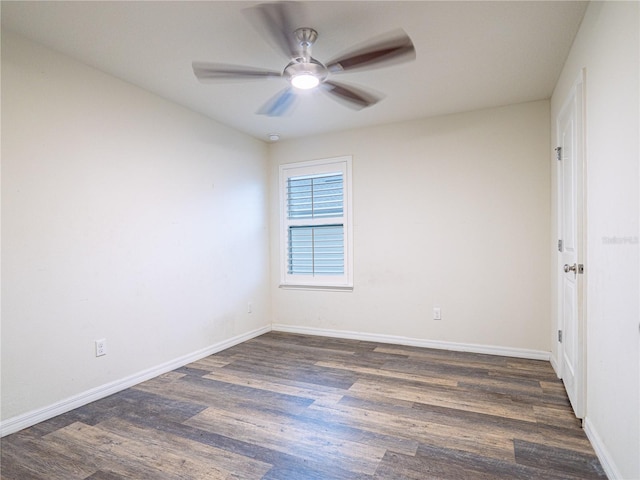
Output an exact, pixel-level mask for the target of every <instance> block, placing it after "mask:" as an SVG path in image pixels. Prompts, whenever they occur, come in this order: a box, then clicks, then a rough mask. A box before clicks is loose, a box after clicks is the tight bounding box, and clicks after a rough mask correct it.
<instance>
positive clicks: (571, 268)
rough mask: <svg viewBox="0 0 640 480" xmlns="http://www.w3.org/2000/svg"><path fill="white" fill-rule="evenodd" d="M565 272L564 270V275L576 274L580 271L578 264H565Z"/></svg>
mask: <svg viewBox="0 0 640 480" xmlns="http://www.w3.org/2000/svg"><path fill="white" fill-rule="evenodd" d="M563 270H564V273H569V272H573V273H576V272H577V271H578V264H577V263H574V264H573V265H571V266H569V265H568V264H566V263H565V264H564V267H563Z"/></svg>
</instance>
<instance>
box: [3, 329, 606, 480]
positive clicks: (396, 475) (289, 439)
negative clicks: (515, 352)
mask: <svg viewBox="0 0 640 480" xmlns="http://www.w3.org/2000/svg"><path fill="white" fill-rule="evenodd" d="M209 478H211V479H224V480H231V479H246V480H254V479H255V480H258V479H260V480H373V479H378V480H383V479H384V480H389V479H402V480H428V479H439V480H449V479H451V480H454V479H455V480H460V479H465V480H467V479H468V480H482V479H486V480H489V479H491V480H496V479H509V480H512V479H527V480H531V479H539V480H543V479H544V480H560V479H563V480H579V479H581V480H585V479H587V480H591V479H604V478H605V475H604V472H603V471H602V467H601V466H600V464H599V463H598V460H597V458H596V456H595V454H594V452H593V449H592V447H591V445H590V443H589V441H588V439H587V437H586V436H585V434H584V431H583V430H582V428H581V425H580V422H579V421H578V420H577V419H576V418H575V416H574V415H573V412H572V410H571V407H570V404H569V401H568V399H567V396H566V393H565V391H564V387H563V385H562V382H560V381H559V380H558V379H557V378H556V375H555V373H554V371H553V369H552V368H551V366H550V364H549V363H548V362H543V361H538V360H527V359H518V358H511V357H500V356H495V355H481V354H473V353H465V352H453V351H444V350H433V349H425V348H419V347H408V346H402V345H385V344H380V343H375V342H363V341H356V340H347V339H339V338H323V337H318V336H308V335H297V334H289V333H283V332H270V333H268V334H265V335H262V336H260V337H257V338H254V339H252V340H249V341H247V342H244V343H242V344H239V345H236V346H234V347H231V348H229V349H227V350H224V351H222V352H219V353H218V354H215V355H211V356H209V357H206V358H203V359H201V360H198V361H196V362H193V363H191V364H189V365H186V366H184V367H181V368H178V369H176V370H174V371H172V372H168V373H166V374H163V375H160V376H158V377H156V378H154V379H151V380H149V381H146V382H143V383H141V384H139V385H136V386H135V387H132V388H129V389H126V390H124V391H122V392H119V393H117V394H114V395H111V396H109V397H106V398H103V399H101V400H98V401H96V402H93V403H91V404H88V405H85V406H83V407H81V408H78V409H75V410H72V411H71V412H68V413H65V414H63V415H60V416H58V417H55V418H52V419H50V420H47V421H45V422H42V423H40V424H38V425H35V426H33V427H30V428H27V429H25V430H22V431H20V432H17V433H15V434H13V435H9V436H7V437H4V438H2V439H1V440H0V480H76V479H77V480H122V479H143V480H147V479H153V480H164V479H184V480H189V479H209Z"/></svg>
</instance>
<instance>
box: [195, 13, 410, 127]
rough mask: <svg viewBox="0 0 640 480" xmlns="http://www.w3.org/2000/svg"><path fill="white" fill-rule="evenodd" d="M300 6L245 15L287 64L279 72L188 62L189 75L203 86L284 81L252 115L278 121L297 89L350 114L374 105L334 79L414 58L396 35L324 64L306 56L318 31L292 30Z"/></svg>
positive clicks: (405, 37)
mask: <svg viewBox="0 0 640 480" xmlns="http://www.w3.org/2000/svg"><path fill="white" fill-rule="evenodd" d="M300 8H301V4H300V3H297V2H277V3H264V4H260V5H257V6H255V7H252V8H249V9H246V10H245V13H246V14H247V16H248V17H249V19H250V20H251V21H252V22H253V23H254V25H255V26H256V27H257V28H258V30H259V31H261V32H262V33H263V34H265V36H266V37H267V38H268V39H269V40H271V42H272V43H274V46H275V47H276V48H277V49H278V50H280V51H282V52H283V53H284V54H285V55H286V56H287V58H288V59H289V63H288V64H287V65H286V66H285V67H284V69H283V70H282V71H275V70H266V69H262V68H255V67H248V66H241V65H229V64H223V63H209V62H193V64H192V66H193V72H194V73H195V76H196V77H197V78H198V79H199V80H200V81H203V82H206V81H216V80H250V79H261V78H265V79H268V78H284V79H285V80H286V81H288V82H289V85H288V86H287V87H286V88H285V89H284V90H282V91H280V92H278V93H277V94H276V95H275V96H274V97H273V98H271V99H270V100H269V101H268V102H267V103H265V104H264V105H263V106H262V107H261V108H260V109H259V110H258V111H257V113H258V114H261V115H268V116H273V117H277V116H281V115H284V114H286V113H288V112H289V111H290V110H291V108H292V107H293V105H294V103H295V101H296V99H297V97H298V93H299V91H300V90H311V89H316V88H317V89H321V90H322V91H324V92H326V93H328V94H329V96H330V97H331V98H333V99H335V100H338V101H341V102H342V103H344V104H346V105H347V106H350V107H352V108H355V109H358V110H359V109H362V108H365V107H369V106H371V105H374V104H376V103H377V102H378V101H380V100H381V98H382V97H381V96H380V95H377V94H374V93H371V92H368V91H366V90H364V89H362V88H357V87H354V86H351V85H345V84H343V83H338V82H335V81H333V80H332V79H331V77H333V76H334V75H338V74H340V73H343V72H351V71H354V70H357V69H370V68H379V67H384V66H389V65H391V64H396V63H401V62H407V61H410V60H413V59H415V56H416V55H415V48H414V46H413V43H412V41H411V38H409V36H408V35H407V34H406V33H405V32H404V31H402V30H397V31H394V32H392V33H390V34H387V35H386V36H385V37H380V38H377V39H374V40H372V41H370V42H368V43H367V44H365V45H364V46H360V47H358V48H354V49H352V50H351V51H349V52H348V53H345V54H343V55H340V56H339V57H337V58H335V59H332V60H330V61H328V62H326V63H322V62H320V61H318V60H316V59H315V58H313V57H312V56H311V49H312V47H313V45H314V44H315V42H316V40H317V39H318V32H317V31H316V30H315V29H313V28H311V27H300V26H299V25H296V18H299V17H300V15H299V13H300Z"/></svg>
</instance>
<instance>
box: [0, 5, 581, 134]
mask: <svg viewBox="0 0 640 480" xmlns="http://www.w3.org/2000/svg"><path fill="white" fill-rule="evenodd" d="M256 3H257V2H244V1H232V2H220V1H160V2H155V1H139V2H133V1H110V2H98V1H70V2H62V1H45V2H37V1H34V2H26V1H17V2H12V1H3V2H2V4H1V13H2V28H3V29H9V30H13V31H16V32H18V33H20V34H22V35H24V36H26V37H28V38H31V39H33V40H35V41H37V42H40V43H42V44H45V45H47V46H49V47H51V48H53V49H54V50H58V51H60V52H63V53H65V54H67V55H69V56H71V57H74V58H76V59H78V60H80V61H82V62H84V63H87V64H89V65H92V66H94V67H96V68H98V69H100V70H103V71H105V72H107V73H110V74H112V75H114V76H116V77H119V78H121V79H124V80H126V81H128V82H131V83H133V84H135V85H138V86H140V87H142V88H144V89H146V90H149V91H151V92H154V93H156V94H158V95H160V96H162V97H164V98H167V99H170V100H172V101H174V102H176V103H178V104H181V105H184V106H186V107H188V108H190V109H192V110H195V111H198V112H201V113H203V114H204V115H207V116H208V117H211V118H213V119H215V120H217V121H219V122H221V123H223V124H226V125H229V126H232V127H234V128H236V129H238V130H241V131H244V132H246V133H248V134H250V135H253V136H255V137H257V138H259V139H262V140H266V139H267V137H268V134H270V133H278V134H280V135H281V138H283V139H288V138H293V137H299V136H305V135H311V134H316V133H321V132H327V131H334V130H343V129H349V128H357V127H363V126H370V125H376V124H383V123H389V122H396V121H403V120H409V119H415V118H422V117H428V116H434V115H442V114H448V113H455V112H461V111H470V110H476V109H481V108H487V107H494V106H501V105H507V104H513V103H520V102H527V101H533V100H540V99H545V98H549V97H550V96H551V93H552V91H553V87H554V85H555V82H556V80H557V78H558V76H559V74H560V69H561V68H562V65H563V63H564V60H565V58H566V56H567V53H568V51H569V48H570V46H571V43H572V41H573V38H574V36H575V34H576V31H577V29H578V27H579V25H580V21H581V20H582V16H583V15H584V11H585V9H586V2H576V1H567V2H563V1H531V2H528V1H498V2H488V1H471V2H457V1H437V2H436V1H408V2H400V1H392V2H382V1H356V2H352V1H338V2H330V1H314V2H304V7H305V10H306V12H307V25H301V26H311V27H313V28H315V29H316V30H317V31H318V33H319V38H318V41H317V43H316V45H315V46H314V49H313V56H314V57H316V58H318V59H319V60H320V61H327V60H329V59H331V58H333V57H335V56H337V54H339V53H342V52H344V51H345V50H348V49H349V48H350V47H351V46H353V45H356V44H360V43H362V42H365V41H366V40H368V39H369V38H372V37H375V36H377V35H379V34H383V33H386V32H389V31H391V30H394V29H396V28H398V27H400V28H402V29H404V30H405V31H406V32H407V33H408V34H409V36H410V37H411V38H412V40H413V42H414V44H415V47H416V56H417V58H416V60H415V61H413V62H410V63H406V64H402V65H395V66H392V67H389V68H384V69H378V70H370V71H359V72H354V73H348V74H342V75H340V78H339V79H338V78H337V77H336V80H339V81H341V82H344V83H350V84H353V85H359V86H363V87H367V88H369V89H372V90H373V91H377V92H381V93H383V94H384V95H385V98H384V100H382V101H381V102H380V103H378V104H377V105H374V106H372V107H369V108H366V109H364V110H361V111H353V110H351V109H348V108H346V107H344V106H343V105H342V104H340V103H338V102H335V101H333V100H332V99H331V98H329V97H328V96H326V95H323V94H319V93H313V94H311V95H306V96H304V98H302V99H301V101H300V102H299V104H298V106H297V107H296V109H295V110H294V111H293V112H292V113H291V114H290V115H288V116H286V117H280V118H270V117H265V116H262V115H257V114H256V113H255V111H256V110H257V109H258V108H259V107H261V106H262V105H263V104H264V103H265V102H266V101H267V100H268V99H269V98H270V97H271V96H273V95H275V94H276V93H277V92H278V91H280V90H281V89H282V88H283V87H284V86H285V80H283V79H280V78H279V79H270V80H259V81H250V82H240V83H222V84H220V83H217V84H202V83H200V82H198V81H197V80H196V79H195V77H194V75H193V71H192V69H191V62H192V61H193V60H198V61H211V62H220V63H234V64H241V65H250V66H257V67H264V68H269V69H275V70H281V69H282V68H284V66H285V65H286V63H287V59H286V58H285V57H284V56H283V55H282V54H281V53H279V52H277V51H276V50H274V49H273V48H272V47H271V46H270V45H269V44H268V43H266V42H265V40H264V39H263V37H261V36H260V34H259V33H258V32H257V31H256V30H255V29H254V28H253V26H252V24H251V23H250V22H249V21H248V20H247V18H246V16H245V15H244V14H243V9H245V8H247V7H249V6H252V5H255V4H256Z"/></svg>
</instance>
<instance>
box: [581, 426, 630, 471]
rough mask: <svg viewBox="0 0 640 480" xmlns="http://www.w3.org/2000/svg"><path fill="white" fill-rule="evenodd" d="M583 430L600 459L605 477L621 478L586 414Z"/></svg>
mask: <svg viewBox="0 0 640 480" xmlns="http://www.w3.org/2000/svg"><path fill="white" fill-rule="evenodd" d="M582 425H583V428H584V432H585V433H586V434H587V438H588V439H589V441H590V442H591V446H592V447H593V450H594V451H595V452H596V456H597V457H598V460H600V465H602V469H603V470H604V473H605V474H606V475H607V478H609V479H611V480H614V479H618V478H620V479H621V478H623V477H622V474H621V473H620V471H619V470H618V468H617V467H616V464H615V463H614V461H613V459H612V457H611V454H610V453H609V450H608V449H607V447H606V446H605V444H604V442H603V441H602V439H601V438H600V435H598V432H597V431H596V430H595V429H594V427H593V424H592V423H591V420H590V419H589V417H588V416H587V417H586V418H585V419H584V422H583V424H582Z"/></svg>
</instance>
